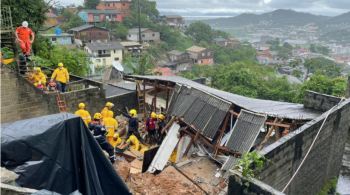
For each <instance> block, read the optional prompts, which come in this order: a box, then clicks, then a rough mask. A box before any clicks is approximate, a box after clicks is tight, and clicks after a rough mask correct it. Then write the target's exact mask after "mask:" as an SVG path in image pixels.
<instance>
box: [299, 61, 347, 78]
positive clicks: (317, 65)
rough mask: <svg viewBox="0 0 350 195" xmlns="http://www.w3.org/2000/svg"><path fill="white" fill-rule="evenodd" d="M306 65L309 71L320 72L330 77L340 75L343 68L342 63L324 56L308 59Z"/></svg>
mask: <svg viewBox="0 0 350 195" xmlns="http://www.w3.org/2000/svg"><path fill="white" fill-rule="evenodd" d="M304 66H305V67H306V68H307V69H308V72H309V73H320V74H322V75H327V76H329V77H337V76H340V73H341V70H342V66H341V65H339V64H337V63H335V62H334V61H332V60H329V59H326V58H323V57H319V58H312V59H306V60H305V63H304Z"/></svg>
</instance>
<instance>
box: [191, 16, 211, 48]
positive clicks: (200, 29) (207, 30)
mask: <svg viewBox="0 0 350 195" xmlns="http://www.w3.org/2000/svg"><path fill="white" fill-rule="evenodd" d="M185 33H186V34H187V35H189V36H191V37H193V39H194V40H195V41H196V42H197V43H199V42H201V41H205V42H207V43H210V42H212V40H213V33H212V29H211V27H210V26H209V25H208V24H205V23H203V22H200V21H197V22H193V23H191V24H190V25H189V26H188V28H187V30H186V32H185Z"/></svg>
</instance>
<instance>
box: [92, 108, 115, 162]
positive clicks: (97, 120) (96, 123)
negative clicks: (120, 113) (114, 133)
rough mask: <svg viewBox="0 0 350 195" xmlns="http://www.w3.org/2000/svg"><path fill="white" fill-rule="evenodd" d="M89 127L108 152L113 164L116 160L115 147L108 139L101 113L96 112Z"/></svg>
mask: <svg viewBox="0 0 350 195" xmlns="http://www.w3.org/2000/svg"><path fill="white" fill-rule="evenodd" d="M89 129H90V131H91V132H92V134H93V136H94V138H95V139H96V141H97V143H98V144H99V145H100V147H101V148H102V149H103V150H104V151H106V152H107V153H108V156H109V160H110V161H111V163H112V164H113V163H114V161H115V155H114V149H113V147H112V146H111V145H110V144H109V143H108V142H107V140H106V137H105V135H106V133H107V132H106V129H105V127H104V126H103V122H102V115H101V113H95V114H94V120H93V121H91V122H90V123H89Z"/></svg>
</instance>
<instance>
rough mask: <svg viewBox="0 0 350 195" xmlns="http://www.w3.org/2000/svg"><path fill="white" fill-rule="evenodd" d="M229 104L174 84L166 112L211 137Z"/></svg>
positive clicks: (198, 91) (217, 128)
mask: <svg viewBox="0 0 350 195" xmlns="http://www.w3.org/2000/svg"><path fill="white" fill-rule="evenodd" d="M230 106H231V104H230V103H229V102H225V101H224V100H219V99H217V98H215V97H213V96H212V95H210V94H207V93H204V92H202V91H200V90H197V89H194V88H187V87H185V86H179V85H176V86H175V90H174V93H173V97H172V100H171V103H170V106H169V111H168V113H169V114H170V115H172V116H178V117H180V118H183V120H184V121H185V122H186V123H187V124H189V125H193V126H194V127H195V128H196V129H197V130H199V131H200V132H201V133H202V134H203V135H204V136H206V137H208V138H211V139H212V138H213V137H214V136H215V134H216V132H217V131H218V130H219V127H220V125H221V123H222V121H223V120H224V118H225V115H226V113H227V111H228V110H229V108H230Z"/></svg>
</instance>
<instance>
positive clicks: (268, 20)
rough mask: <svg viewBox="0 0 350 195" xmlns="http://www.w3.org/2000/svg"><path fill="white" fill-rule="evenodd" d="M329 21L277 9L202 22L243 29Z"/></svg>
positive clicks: (324, 17) (310, 15)
mask: <svg viewBox="0 0 350 195" xmlns="http://www.w3.org/2000/svg"><path fill="white" fill-rule="evenodd" d="M342 18H343V17H340V18H339V19H342ZM329 19H331V17H328V16H320V15H313V14H309V13H303V12H296V11H293V10H286V9H278V10H275V11H272V12H268V13H263V14H240V15H238V16H235V17H231V18H218V19H211V20H205V21H204V22H205V23H207V24H210V25H212V26H213V27H219V28H220V27H221V28H224V27H243V26H248V25H258V26H270V27H283V26H288V25H295V26H302V25H306V24H309V23H322V22H326V21H328V20H329ZM337 20H338V19H337Z"/></svg>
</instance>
